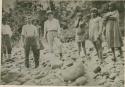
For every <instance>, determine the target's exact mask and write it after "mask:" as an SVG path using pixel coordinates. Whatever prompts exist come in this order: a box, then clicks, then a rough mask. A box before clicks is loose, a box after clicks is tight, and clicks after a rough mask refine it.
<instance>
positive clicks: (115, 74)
mask: <svg viewBox="0 0 125 87" xmlns="http://www.w3.org/2000/svg"><path fill="white" fill-rule="evenodd" d="M116 76H117V73H112V74H111V75H110V76H109V78H110V79H115V77H116Z"/></svg>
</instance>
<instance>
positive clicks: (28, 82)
mask: <svg viewBox="0 0 125 87" xmlns="http://www.w3.org/2000/svg"><path fill="white" fill-rule="evenodd" d="M23 85H35V82H34V81H33V80H28V81H27V82H25V83H24V84H23Z"/></svg>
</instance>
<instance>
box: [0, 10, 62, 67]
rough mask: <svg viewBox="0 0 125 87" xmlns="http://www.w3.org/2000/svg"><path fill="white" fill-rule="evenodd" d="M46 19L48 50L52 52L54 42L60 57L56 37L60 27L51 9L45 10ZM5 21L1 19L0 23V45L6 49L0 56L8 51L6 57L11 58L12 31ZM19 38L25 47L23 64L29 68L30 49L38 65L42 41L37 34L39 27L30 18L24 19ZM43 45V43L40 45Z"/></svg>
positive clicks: (60, 52)
mask: <svg viewBox="0 0 125 87" xmlns="http://www.w3.org/2000/svg"><path fill="white" fill-rule="evenodd" d="M47 15H48V20H47V21H46V22H45V23H44V38H45V39H47V42H48V45H49V52H50V53H53V52H54V49H53V44H54V42H55V44H56V46H57V47H58V48H59V50H58V52H59V55H60V58H61V57H62V48H61V42H60V40H59V39H58V37H59V34H60V31H61V28H60V24H59V21H58V20H57V19H55V18H54V15H53V12H52V11H51V10H49V11H47ZM5 22H6V21H5V20H3V22H2V23H3V25H2V47H3V49H4V48H5V49H7V50H6V51H4V52H2V56H4V54H6V52H8V53H7V54H8V55H9V56H8V55H7V57H8V58H11V50H12V47H11V36H12V31H11V28H10V26H9V25H7V24H6V23H5ZM21 36H22V38H21V40H22V41H23V47H24V49H25V52H24V53H25V66H26V67H27V68H29V67H30V66H29V53H30V50H32V51H33V55H34V61H35V68H37V67H38V66H39V57H40V47H41V45H42V43H40V42H41V41H40V40H41V37H40V34H39V28H38V27H37V26H35V25H34V24H33V20H32V18H27V19H26V20H25V25H24V26H23V27H22V33H21ZM42 46H43V45H42Z"/></svg>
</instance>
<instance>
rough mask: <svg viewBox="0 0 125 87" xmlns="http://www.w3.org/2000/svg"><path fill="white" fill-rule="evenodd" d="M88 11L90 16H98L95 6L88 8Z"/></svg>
mask: <svg viewBox="0 0 125 87" xmlns="http://www.w3.org/2000/svg"><path fill="white" fill-rule="evenodd" d="M90 12H91V16H92V17H96V16H98V9H97V8H92V9H91V10H90Z"/></svg>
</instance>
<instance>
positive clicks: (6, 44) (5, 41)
mask: <svg viewBox="0 0 125 87" xmlns="http://www.w3.org/2000/svg"><path fill="white" fill-rule="evenodd" d="M1 33H2V57H3V56H6V57H8V58H11V50H12V47H11V36H12V31H11V28H10V26H9V25H8V24H7V21H6V20H2V31H1ZM6 52H7V54H8V55H6Z"/></svg>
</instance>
